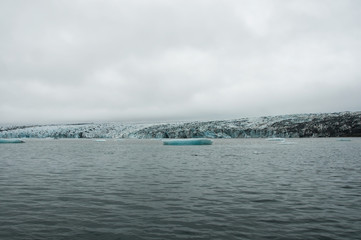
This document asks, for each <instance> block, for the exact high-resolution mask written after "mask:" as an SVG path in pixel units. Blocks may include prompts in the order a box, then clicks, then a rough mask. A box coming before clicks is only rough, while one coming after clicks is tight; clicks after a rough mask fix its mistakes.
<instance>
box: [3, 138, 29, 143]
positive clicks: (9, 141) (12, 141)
mask: <svg viewBox="0 0 361 240" xmlns="http://www.w3.org/2000/svg"><path fill="white" fill-rule="evenodd" d="M0 143H24V141H23V140H20V139H0Z"/></svg>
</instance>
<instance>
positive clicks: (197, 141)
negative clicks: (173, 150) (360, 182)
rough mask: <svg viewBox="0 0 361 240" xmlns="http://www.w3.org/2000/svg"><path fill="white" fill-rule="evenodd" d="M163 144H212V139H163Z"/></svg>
mask: <svg viewBox="0 0 361 240" xmlns="http://www.w3.org/2000/svg"><path fill="white" fill-rule="evenodd" d="M163 145H178V146H179V145H212V141H211V140H209V139H205V138H191V139H172V140H163Z"/></svg>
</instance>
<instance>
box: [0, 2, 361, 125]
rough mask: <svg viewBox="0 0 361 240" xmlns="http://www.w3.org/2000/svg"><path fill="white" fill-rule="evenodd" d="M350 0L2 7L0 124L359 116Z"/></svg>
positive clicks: (357, 42) (360, 84) (359, 25)
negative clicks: (332, 114) (331, 114)
mask: <svg viewBox="0 0 361 240" xmlns="http://www.w3.org/2000/svg"><path fill="white" fill-rule="evenodd" d="M360 10H361V2H360V1H358V0H343V1H338V0H329V1H326V0H324V1H323V0H320V1H313V0H302V1H301V0H288V1H277V0H274V1H267V0H249V1H248V0H243V1H237V0H234V1H233V0H226V1H221V0H211V1H205V0H195V1H184V0H182V1H181V0H175V1H167V0H163V1H162V0H155V1H146V0H143V1H142V0H136V1H113V0H106V1H100V0H92V1H83V0H72V1H70V0H69V1H67V0H66V1H55V0H54V1H53V0H38V1H25V0H23V1H21V0H15V1H13V0H5V1H1V2H0V42H1V44H0V52H1V54H0V123H52V122H78V121H118V120H119V121H124V120H126V121H128V120H137V121H140V120H142V121H149V120H187V119H188V120H195V119H200V120H205V119H222V118H239V117H246V116H248V117H249V116H261V115H275V114H289V113H303V112H335V111H347V110H350V111H355V110H361V95H360V94H359V91H360V89H361V68H360V67H359V63H360V62H361V17H360V14H359V13H360Z"/></svg>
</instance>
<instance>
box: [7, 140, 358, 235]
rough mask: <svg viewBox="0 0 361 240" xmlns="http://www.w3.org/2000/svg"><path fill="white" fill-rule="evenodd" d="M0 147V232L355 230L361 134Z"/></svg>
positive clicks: (46, 142)
mask: <svg viewBox="0 0 361 240" xmlns="http://www.w3.org/2000/svg"><path fill="white" fill-rule="evenodd" d="M286 141H289V142H292V144H280V142H277V141H275V142H273V141H266V140H265V139H215V140H213V145H205V146H163V145H162V142H161V141H160V140H131V139H126V140H118V141H114V140H112V139H107V141H103V142H99V141H94V140H91V139H89V140H87V139H59V140H51V139H27V140H26V143H25V144H2V145H0V213H1V214H0V239H2V240H10V239H11V240H20V239H56V240H57V239H144V240H146V239H358V238H360V236H361V230H360V226H361V204H360V199H361V174H360V173H361V139H360V138H352V139H351V141H337V139H336V138H308V139H292V141H291V140H288V139H287V140H286Z"/></svg>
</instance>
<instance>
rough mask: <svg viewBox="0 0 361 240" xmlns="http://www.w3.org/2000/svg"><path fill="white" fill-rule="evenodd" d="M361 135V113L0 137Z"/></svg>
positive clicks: (41, 129)
mask: <svg viewBox="0 0 361 240" xmlns="http://www.w3.org/2000/svg"><path fill="white" fill-rule="evenodd" d="M302 137H361V112H360V111H359V112H338V113H310V114H293V115H280V116H265V117H255V118H240V119H234V120H217V121H192V122H177V123H141V124H140V123H120V122H113V123H82V124H59V125H56V124H53V125H28V126H0V138H94V139H95V138H113V139H123V138H137V139H151V138H156V139H163V138H302Z"/></svg>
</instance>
